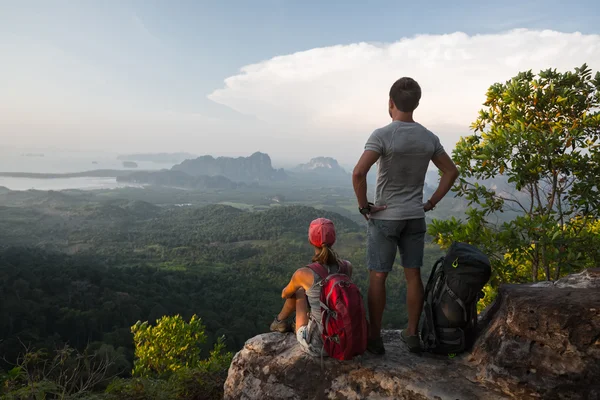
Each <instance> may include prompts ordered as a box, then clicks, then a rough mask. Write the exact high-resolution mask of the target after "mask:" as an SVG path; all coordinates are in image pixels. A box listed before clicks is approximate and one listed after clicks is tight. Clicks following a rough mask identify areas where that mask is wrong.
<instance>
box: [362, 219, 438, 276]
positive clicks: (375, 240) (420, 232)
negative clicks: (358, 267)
mask: <svg viewBox="0 0 600 400" xmlns="http://www.w3.org/2000/svg"><path fill="white" fill-rule="evenodd" d="M367 226H368V229H367V264H368V267H369V270H371V271H377V272H390V271H391V270H392V266H393V265H394V260H395V259H396V249H398V250H400V257H401V261H402V266H403V267H404V268H421V267H422V266H423V252H424V249H425V232H426V231H427V224H426V223H425V218H417V219H408V220H402V221H391V220H383V219H370V220H369V222H368V224H367Z"/></svg>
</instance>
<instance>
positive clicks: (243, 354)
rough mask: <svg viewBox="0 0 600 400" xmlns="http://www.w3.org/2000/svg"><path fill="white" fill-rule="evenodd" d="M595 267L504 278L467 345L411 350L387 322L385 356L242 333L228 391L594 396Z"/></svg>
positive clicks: (599, 307)
mask: <svg viewBox="0 0 600 400" xmlns="http://www.w3.org/2000/svg"><path fill="white" fill-rule="evenodd" d="M599 285H600V270H588V271H585V272H584V273H581V274H578V275H571V276H569V277H567V278H565V279H562V280H560V281H557V282H555V283H541V284H530V285H505V286H502V287H501V288H500V290H499V292H498V297H497V299H496V301H495V303H494V304H493V305H492V306H491V307H490V308H489V309H488V310H486V312H484V313H483V315H482V317H481V329H482V330H481V334H480V336H479V339H478V341H477V343H476V344H475V346H474V348H473V351H472V352H471V353H466V354H463V355H460V356H456V357H453V358H451V357H443V356H435V355H432V354H422V355H417V354H413V353H410V352H409V351H408V350H407V348H406V347H405V346H404V344H403V343H402V342H401V341H400V331H385V332H384V334H383V339H384V343H385V346H386V354H385V355H384V356H375V355H372V354H369V353H366V354H364V355H362V356H360V357H357V358H355V359H354V360H352V361H338V360H334V359H329V358H327V357H325V358H323V359H320V358H313V357H310V356H308V355H306V354H304V353H303V352H302V350H301V348H300V347H299V345H298V344H297V342H296V338H295V336H294V335H293V334H279V333H267V334H263V335H259V336H256V337H254V338H252V339H250V340H248V341H247V342H246V344H245V346H244V348H243V349H242V350H241V351H240V352H238V353H237V354H236V355H235V357H234V359H233V361H232V364H231V367H230V369H229V373H228V377H227V381H226V382H225V388H224V389H225V391H224V398H225V399H265V400H268V399H407V400H408V399H451V400H455V399H461V400H468V399H490V400H491V399H540V398H542V399H582V400H583V399H600V384H599V382H600V290H598V287H599Z"/></svg>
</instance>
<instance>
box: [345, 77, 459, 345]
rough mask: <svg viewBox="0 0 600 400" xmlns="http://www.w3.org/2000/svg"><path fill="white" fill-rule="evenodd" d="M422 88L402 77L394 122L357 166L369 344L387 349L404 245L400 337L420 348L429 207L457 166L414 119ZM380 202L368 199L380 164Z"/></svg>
mask: <svg viewBox="0 0 600 400" xmlns="http://www.w3.org/2000/svg"><path fill="white" fill-rule="evenodd" d="M420 99H421V87H420V86H419V84H418V83H417V82H416V81H415V80H414V79H412V78H407V77H404V78H401V79H399V80H397V81H396V82H395V83H394V84H393V85H392V88H391V89H390V95H389V114H390V117H391V118H392V122H391V123H390V124H389V125H387V126H385V127H383V128H380V129H377V130H376V131H375V132H373V133H372V134H371V137H370V138H369V140H368V141H367V144H366V145H365V151H364V153H363V155H362V156H361V158H360V160H359V161H358V163H357V164H356V167H355V168H354V172H353V174H352V183H353V185H354V191H355V193H356V198H357V200H358V206H359V211H360V213H361V214H362V215H364V217H365V218H366V219H367V221H368V222H367V225H368V242H367V263H368V268H369V294H368V304H369V322H370V327H369V328H370V329H369V342H368V347H367V349H368V350H369V351H371V352H372V353H375V354H384V353H385V348H384V347H383V341H382V340H381V320H382V318H383V310H384V308H385V302H386V293H385V281H386V278H387V275H388V273H389V272H390V271H391V270H392V266H393V264H394V260H395V258H396V249H399V250H400V256H401V261H402V266H403V267H404V276H405V277H406V284H407V296H406V297H407V299H406V303H407V308H408V328H406V329H404V330H403V331H402V333H401V339H402V340H403V341H404V342H405V343H406V344H407V345H408V347H409V349H410V350H411V351H415V352H418V351H420V349H421V344H420V340H419V336H418V332H417V329H418V325H419V318H420V316H421V310H422V308H423V283H422V281H421V266H422V265H423V252H424V247H425V232H426V224H425V212H426V211H429V210H432V209H433V208H434V207H435V206H436V204H437V203H438V202H439V201H440V200H442V198H443V197H444V196H445V195H446V193H448V191H449V190H450V189H451V188H452V185H453V184H454V181H455V180H456V178H457V177H458V170H457V169H456V166H455V165H454V163H453V162H452V159H451V158H450V157H449V156H448V154H447V153H446V152H445V151H444V148H443V147H442V145H441V143H440V140H439V138H438V137H437V136H436V135H434V134H433V133H432V132H431V131H429V130H428V129H427V128H425V127H424V126H423V125H421V124H419V123H417V122H415V121H414V120H413V111H414V110H415V109H416V108H417V106H418V105H419V100H420ZM429 161H433V163H434V164H435V166H436V167H437V168H438V169H439V170H440V171H441V172H442V178H441V180H440V183H439V186H438V188H437V190H436V191H435V193H434V194H433V195H432V196H431V198H430V199H429V200H427V202H425V203H423V186H424V183H425V175H426V173H427V168H428V166H429ZM376 162H378V163H379V165H378V169H377V187H376V190H375V201H374V204H371V203H369V202H368V200H367V173H368V172H369V170H370V169H371V167H372V166H373V164H375V163H376Z"/></svg>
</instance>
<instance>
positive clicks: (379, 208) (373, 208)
mask: <svg viewBox="0 0 600 400" xmlns="http://www.w3.org/2000/svg"><path fill="white" fill-rule="evenodd" d="M386 208H387V206H371V207H370V210H369V213H368V214H363V216H364V217H365V219H366V220H367V221H368V220H369V218H371V215H373V214H376V213H378V212H379V211H383V210H385V209H386Z"/></svg>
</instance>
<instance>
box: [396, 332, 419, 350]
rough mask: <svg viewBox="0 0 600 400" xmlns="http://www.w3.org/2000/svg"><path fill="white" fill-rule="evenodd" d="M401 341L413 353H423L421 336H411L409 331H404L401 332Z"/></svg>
mask: <svg viewBox="0 0 600 400" xmlns="http://www.w3.org/2000/svg"><path fill="white" fill-rule="evenodd" d="M400 339H401V340H402V341H403V342H404V343H406V345H407V346H408V349H409V350H410V351H411V352H412V353H420V352H421V340H420V339H419V335H409V334H408V330H407V329H404V330H402V332H400Z"/></svg>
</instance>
